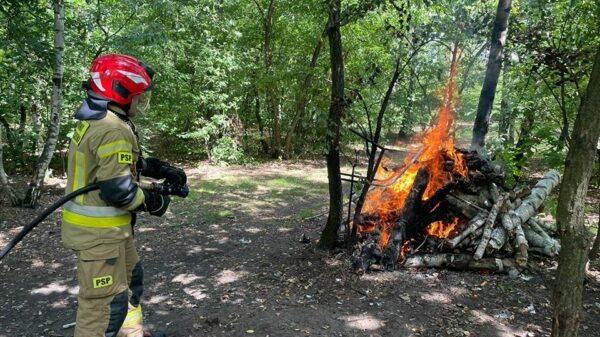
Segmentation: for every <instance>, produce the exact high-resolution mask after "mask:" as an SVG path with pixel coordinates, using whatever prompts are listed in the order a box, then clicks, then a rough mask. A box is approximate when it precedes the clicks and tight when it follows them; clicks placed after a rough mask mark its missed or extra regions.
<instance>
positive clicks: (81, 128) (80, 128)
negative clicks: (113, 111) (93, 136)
mask: <svg viewBox="0 0 600 337" xmlns="http://www.w3.org/2000/svg"><path fill="white" fill-rule="evenodd" d="M89 127H90V123H88V122H86V121H80V122H78V123H77V126H75V132H73V137H72V138H71V139H73V141H74V142H75V144H77V145H79V143H80V142H81V139H82V138H83V135H85V132H86V131H87V129H88V128H89Z"/></svg>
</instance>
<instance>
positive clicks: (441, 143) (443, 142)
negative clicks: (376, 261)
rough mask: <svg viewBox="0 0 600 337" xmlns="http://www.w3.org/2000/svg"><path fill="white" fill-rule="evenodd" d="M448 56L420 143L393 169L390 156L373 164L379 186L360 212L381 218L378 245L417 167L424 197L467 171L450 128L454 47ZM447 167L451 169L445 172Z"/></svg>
mask: <svg viewBox="0 0 600 337" xmlns="http://www.w3.org/2000/svg"><path fill="white" fill-rule="evenodd" d="M452 56H453V59H452V64H451V67H450V76H449V78H448V81H447V83H446V85H445V86H444V87H443V90H441V95H440V96H441V97H440V98H441V101H442V104H441V105H440V107H439V108H438V113H437V118H436V121H435V124H434V125H433V126H431V127H429V128H428V129H426V130H425V131H423V132H422V133H421V134H418V135H416V136H415V137H414V138H413V140H412V141H413V143H420V144H421V147H420V149H418V148H417V149H416V150H414V151H412V152H411V153H410V154H409V155H407V156H406V158H405V159H404V162H403V165H402V166H401V167H399V168H397V169H393V170H389V169H386V165H387V164H388V163H389V161H390V159H389V158H384V159H383V160H382V161H381V163H380V165H379V167H377V170H376V175H375V177H376V180H377V183H378V185H380V186H374V187H373V188H372V189H371V190H370V191H369V192H368V194H367V197H366V200H365V204H364V206H363V209H362V213H363V214H377V215H379V218H380V219H381V223H380V224H379V226H380V230H381V239H380V242H379V243H380V245H381V246H382V247H383V246H385V245H386V244H387V241H388V238H389V235H390V234H389V233H390V231H391V229H392V228H393V226H394V225H395V223H396V221H397V219H398V216H399V214H398V211H399V210H401V209H402V206H403V205H404V201H405V199H406V197H407V196H408V193H409V192H410V189H411V187H412V185H413V182H414V180H415V176H416V175H417V171H418V170H419V168H421V167H423V166H425V167H427V169H428V172H429V183H428V185H427V188H426V190H425V193H424V195H423V199H424V200H427V199H428V198H430V197H431V196H432V195H433V193H435V191H437V190H438V189H439V188H441V187H442V186H444V184H446V183H447V182H449V181H451V180H452V179H453V173H457V174H460V175H462V176H465V177H466V176H467V174H468V169H467V166H466V162H465V160H464V158H463V157H462V154H461V153H459V152H456V151H455V149H454V134H453V128H452V127H453V122H454V112H453V111H454V108H455V106H456V99H455V92H456V83H455V81H454V78H455V76H456V73H457V65H456V63H457V62H456V58H457V50H456V49H455V51H454V53H453V55H452ZM415 157H417V158H415ZM450 163H452V165H450ZM448 166H450V168H449V167H448ZM448 169H450V170H451V171H452V172H448ZM382 182H383V183H382ZM381 185H382V186H381ZM457 223H458V219H456V220H455V224H454V226H456V224H457ZM432 225H433V224H432ZM454 226H447V225H436V226H435V227H436V228H438V227H439V228H444V229H443V230H441V232H442V233H445V232H446V231H448V233H447V234H449V233H450V232H451V229H450V228H454ZM447 234H446V235H444V237H446V236H447ZM432 235H433V234H432ZM436 236H437V235H436Z"/></svg>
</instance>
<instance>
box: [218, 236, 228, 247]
mask: <svg viewBox="0 0 600 337" xmlns="http://www.w3.org/2000/svg"><path fill="white" fill-rule="evenodd" d="M229 241H230V239H229V238H228V237H223V238H220V239H219V240H217V243H218V244H220V245H224V244H226V243H227V242H229Z"/></svg>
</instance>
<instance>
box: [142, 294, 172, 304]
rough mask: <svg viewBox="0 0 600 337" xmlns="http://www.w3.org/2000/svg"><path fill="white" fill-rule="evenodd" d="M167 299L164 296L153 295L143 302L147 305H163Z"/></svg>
mask: <svg viewBox="0 0 600 337" xmlns="http://www.w3.org/2000/svg"><path fill="white" fill-rule="evenodd" d="M168 298H169V297H168V296H164V295H155V296H152V297H150V298H149V299H147V300H145V301H144V302H146V303H149V304H159V303H164V302H165V301H166V300H167V299H168Z"/></svg>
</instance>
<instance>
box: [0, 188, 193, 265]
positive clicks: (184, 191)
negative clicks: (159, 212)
mask: <svg viewBox="0 0 600 337" xmlns="http://www.w3.org/2000/svg"><path fill="white" fill-rule="evenodd" d="M99 188H100V185H99V184H98V183H94V184H90V185H87V186H85V187H82V188H80V189H78V190H76V191H73V192H71V193H69V194H67V195H65V196H64V197H62V198H60V199H58V201H56V202H55V203H53V204H52V205H50V206H49V207H48V208H46V209H45V210H44V211H43V212H42V213H41V214H39V215H38V216H37V217H36V218H35V219H33V221H31V222H30V223H28V224H27V225H25V227H23V229H22V230H21V231H20V232H19V233H18V234H17V235H16V236H15V237H14V238H13V239H12V240H10V242H9V243H8V244H7V245H6V246H5V247H4V248H2V250H1V251H0V260H2V259H3V258H4V257H5V256H6V255H7V254H8V252H10V251H11V250H12V249H13V248H14V247H15V245H16V244H17V243H19V242H20V241H21V240H23V238H24V237H25V236H26V235H27V234H29V232H31V230H32V229H34V228H35V227H36V226H37V225H39V224H40V223H41V222H42V221H43V220H44V219H46V218H47V217H48V215H50V214H52V213H53V212H54V211H56V210H57V209H58V208H59V207H61V206H62V205H64V204H65V203H66V202H67V201H69V200H71V199H73V198H75V197H76V196H78V195H81V194H84V193H88V192H90V191H94V190H97V189H99ZM148 189H150V190H151V191H153V192H156V193H159V194H162V195H176V196H179V197H182V198H185V197H187V196H188V194H189V188H188V187H187V185H184V186H177V185H172V184H161V183H152V184H151V185H150V186H148Z"/></svg>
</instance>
